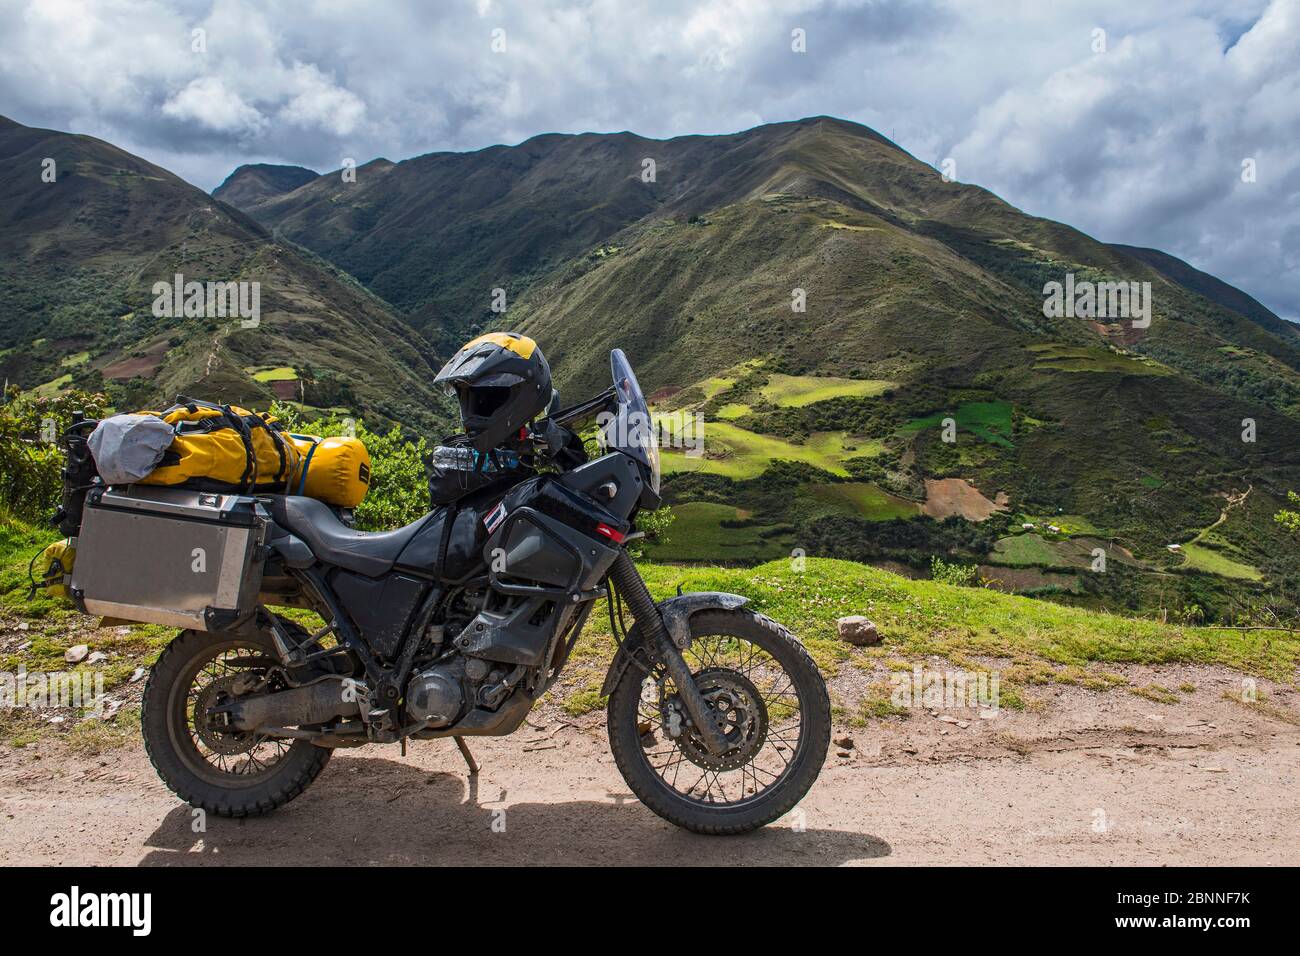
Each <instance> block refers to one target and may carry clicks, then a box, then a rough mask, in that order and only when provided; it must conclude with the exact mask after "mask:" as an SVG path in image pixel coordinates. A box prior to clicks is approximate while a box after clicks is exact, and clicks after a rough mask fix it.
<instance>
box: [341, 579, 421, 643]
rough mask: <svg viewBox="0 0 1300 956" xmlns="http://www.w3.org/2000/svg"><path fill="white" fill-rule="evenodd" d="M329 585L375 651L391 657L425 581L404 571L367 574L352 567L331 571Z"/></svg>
mask: <svg viewBox="0 0 1300 956" xmlns="http://www.w3.org/2000/svg"><path fill="white" fill-rule="evenodd" d="M329 582H330V586H331V587H333V589H334V593H335V594H337V595H338V598H339V601H340V602H341V603H342V604H343V608H344V610H346V611H347V612H348V616H349V617H351V618H352V620H353V622H354V623H355V624H356V625H357V629H358V630H360V631H361V634H362V636H363V637H364V638H365V639H366V641H367V642H368V643H369V644H370V646H371V648H373V649H374V651H375V653H377V654H380V655H382V656H384V657H391V656H393V655H394V654H395V653H396V652H397V649H398V647H399V646H400V645H401V641H402V635H403V634H405V633H406V628H407V625H408V624H409V622H410V620H411V616H412V615H413V614H414V613H415V609H416V607H417V606H418V605H419V603H420V598H422V597H423V596H424V593H425V591H426V590H427V589H428V583H427V582H426V581H421V580H420V579H419V578H415V577H411V576H409V575H405V574H396V573H394V574H388V575H385V576H384V577H382V578H368V577H365V576H364V575H360V574H353V573H352V572H351V571H341V570H336V571H334V572H333V573H332V574H331V575H330V578H329Z"/></svg>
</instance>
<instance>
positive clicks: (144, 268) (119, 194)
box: [0, 121, 448, 432]
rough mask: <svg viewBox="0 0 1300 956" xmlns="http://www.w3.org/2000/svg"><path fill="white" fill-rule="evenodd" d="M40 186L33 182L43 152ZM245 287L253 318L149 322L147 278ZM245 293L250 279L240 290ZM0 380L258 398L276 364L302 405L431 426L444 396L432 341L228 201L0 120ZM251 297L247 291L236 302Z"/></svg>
mask: <svg viewBox="0 0 1300 956" xmlns="http://www.w3.org/2000/svg"><path fill="white" fill-rule="evenodd" d="M46 158H49V159H53V160H54V162H55V166H54V167H53V169H54V173H55V176H54V181H52V182H43V181H41V178H40V177H41V173H42V170H43V168H44V167H43V165H42V163H43V161H44V160H45V159H46ZM177 273H180V274H181V275H183V276H184V277H185V281H187V282H189V281H197V282H201V283H205V284H206V283H208V282H227V281H233V282H241V281H242V282H249V283H252V282H256V283H258V287H259V307H260V324H259V325H258V326H257V327H256V328H245V327H243V325H242V324H241V321H240V319H239V317H237V316H235V315H234V314H232V313H233V310H232V311H231V312H228V315H227V316H226V317H215V318H205V317H190V318H187V317H184V316H183V315H182V316H177V317H171V318H168V317H158V316H155V314H154V303H155V298H156V297H155V294H154V291H153V286H154V283H155V282H159V281H162V282H167V283H171V282H173V281H174V276H175V275H176V274H177ZM249 288H251V286H250V287H249ZM0 293H2V294H0V375H2V376H3V377H4V378H6V379H7V380H8V381H9V382H10V383H11V384H16V385H18V386H20V387H22V388H25V389H34V390H39V391H40V392H41V393H42V394H55V393H57V392H58V391H60V390H62V389H66V388H71V387H81V388H86V389H90V390H104V391H107V392H108V394H109V395H110V397H111V398H112V400H113V402H114V404H115V405H117V406H118V407H123V408H135V407H155V408H156V407H159V405H160V404H161V403H170V401H171V400H172V399H173V398H174V397H175V396H176V395H178V394H192V395H195V396H200V397H208V398H212V399H221V400H224V401H234V402H240V403H242V404H245V405H255V406H258V407H265V406H266V405H267V404H269V403H270V401H271V400H272V398H273V397H274V394H275V393H274V391H273V390H272V389H271V387H270V383H269V382H268V381H266V380H265V379H258V378H257V377H256V376H253V375H250V374H249V373H248V372H246V371H245V370H246V369H247V368H250V367H278V366H286V367H289V368H291V369H293V370H296V371H295V375H296V376H301V377H303V378H306V379H308V382H307V383H306V384H307V390H306V397H307V402H308V404H309V405H316V406H320V407H334V406H343V407H346V408H348V409H349V410H351V411H352V412H353V413H354V414H359V415H368V416H372V417H374V418H375V419H376V420H379V421H388V422H404V423H406V424H408V425H412V426H415V427H422V428H425V429H427V430H429V431H430V432H432V431H435V430H437V429H439V428H442V427H444V426H445V423H446V421H447V410H448V409H447V406H446V405H445V404H444V400H443V398H442V396H441V395H439V394H438V393H437V392H435V391H434V390H433V389H431V388H429V386H428V382H429V380H430V379H431V378H432V374H433V371H432V369H433V368H434V366H435V365H436V362H435V360H434V359H433V358H432V357H431V349H430V348H429V346H428V345H427V344H425V343H424V342H423V341H422V340H421V338H420V337H419V336H418V335H415V334H413V333H412V332H411V330H410V329H409V327H407V326H405V325H404V324H402V323H401V322H400V321H399V320H398V319H397V318H396V317H395V316H394V314H393V313H392V311H391V310H390V308H389V307H388V306H387V305H386V304H385V303H383V302H382V301H380V300H379V299H377V298H376V297H375V296H374V295H372V294H370V293H369V292H367V291H366V290H364V289H363V288H361V287H360V286H359V285H357V284H356V282H355V281H354V280H352V279H351V278H350V277H348V276H345V275H343V274H342V273H340V272H339V271H338V270H337V269H336V268H335V267H333V266H330V265H329V264H327V263H325V262H323V261H321V260H319V259H317V258H316V257H315V256H314V255H312V254H310V253H305V252H302V251H299V250H297V249H295V248H294V247H292V246H291V245H286V244H284V243H280V242H276V241H275V240H274V239H272V237H271V236H270V234H269V233H268V232H267V231H266V230H265V229H263V228H262V227H261V226H259V225H257V224H256V223H255V222H253V221H252V220H250V219H248V218H247V217H246V216H244V215H243V214H242V213H240V212H238V211H237V210H235V209H233V208H231V207H229V206H225V205H223V204H222V203H220V202H216V201H214V200H213V199H212V198H210V197H208V196H207V195H205V194H204V193H202V192H201V191H199V190H197V189H195V188H194V187H192V186H190V185H189V184H187V183H185V182H183V181H181V180H180V179H178V178H176V177H175V176H173V175H172V174H170V173H168V172H166V171H165V170H163V169H160V168H158V167H156V166H153V165H151V164H149V163H146V162H145V161H143V160H141V159H139V158H137V157H134V156H132V155H130V154H129V153H125V152H123V151H122V150H119V149H117V148H116V147H113V146H111V145H109V144H107V143H104V142H101V141H100V140H96V139H93V138H91V137H88V136H75V135H70V134H67V133H58V132H52V131H50V130H40V129H31V128H28V127H25V126H21V125H18V124H16V123H8V122H7V121H6V123H5V124H0ZM245 301H246V303H247V304H251V299H246V300H245Z"/></svg>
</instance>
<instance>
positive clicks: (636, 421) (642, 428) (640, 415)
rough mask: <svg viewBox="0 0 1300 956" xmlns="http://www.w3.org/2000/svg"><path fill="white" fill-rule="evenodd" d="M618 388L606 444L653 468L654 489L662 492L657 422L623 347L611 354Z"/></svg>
mask: <svg viewBox="0 0 1300 956" xmlns="http://www.w3.org/2000/svg"><path fill="white" fill-rule="evenodd" d="M609 367H610V372H611V373H612V374H613V376H614V391H615V392H616V393H617V395H618V412H617V414H616V415H615V417H614V419H613V421H611V422H610V423H609V424H608V425H607V426H606V429H605V447H607V448H613V449H615V450H616V451H621V452H623V453H624V454H625V455H629V456H631V457H632V458H635V459H636V460H637V461H639V462H641V463H642V464H643V465H645V466H646V469H647V470H648V471H649V473H650V474H649V479H650V490H651V491H653V492H654V493H655V494H656V495H657V494H659V444H658V442H656V441H655V429H654V422H653V421H652V420H651V418H650V406H649V405H648V404H646V400H645V395H644V394H643V393H642V392H641V385H640V384H639V383H638V382H637V380H636V373H635V372H633V371H632V365H631V363H630V362H628V360H627V356H626V355H624V354H623V350H622V349H614V351H612V352H610V353H609Z"/></svg>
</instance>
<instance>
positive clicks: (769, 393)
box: [759, 374, 895, 408]
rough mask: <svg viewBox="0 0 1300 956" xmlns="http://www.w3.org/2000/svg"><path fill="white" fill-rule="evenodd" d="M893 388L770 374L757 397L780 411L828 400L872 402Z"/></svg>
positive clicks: (867, 382) (850, 380)
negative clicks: (848, 399)
mask: <svg viewBox="0 0 1300 956" xmlns="http://www.w3.org/2000/svg"><path fill="white" fill-rule="evenodd" d="M894 384H895V383H894V382H885V381H881V380H878V379H856V378H834V377H830V376H818V375H780V374H772V375H770V376H768V379H767V384H766V385H764V386H763V387H762V388H760V389H759V394H761V395H762V396H763V397H764V398H766V399H767V400H768V401H769V402H771V403H772V404H774V405H779V406H781V407H782V408H802V407H803V406H805V405H812V404H813V403H814V402H824V401H826V400H827V399H830V398H874V397H875V396H877V395H879V394H880V393H881V392H884V391H885V390H887V389H889V388H892V387H894Z"/></svg>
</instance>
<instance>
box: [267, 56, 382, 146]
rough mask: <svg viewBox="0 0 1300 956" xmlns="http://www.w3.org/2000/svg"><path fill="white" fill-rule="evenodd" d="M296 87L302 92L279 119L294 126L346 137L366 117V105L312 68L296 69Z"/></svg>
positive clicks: (306, 66) (296, 65) (290, 102)
mask: <svg viewBox="0 0 1300 956" xmlns="http://www.w3.org/2000/svg"><path fill="white" fill-rule="evenodd" d="M293 85H294V86H295V87H296V88H297V89H298V90H299V91H300V92H298V93H297V94H296V95H295V96H294V97H293V99H291V100H289V102H288V103H286V104H285V106H284V108H283V109H282V110H281V111H280V117H281V118H282V119H284V120H285V121H287V122H289V123H292V124H294V125H295V126H301V127H306V128H309V129H310V128H312V127H319V128H320V129H323V130H328V131H329V132H331V133H334V134H336V135H339V136H346V135H347V134H349V133H351V132H352V131H353V130H355V129H356V128H357V126H358V125H359V124H360V122H361V120H362V118H363V117H364V116H365V112H366V105H365V104H364V103H362V102H361V100H360V99H359V98H358V97H357V96H355V95H354V94H352V93H350V92H348V91H347V90H343V89H339V88H338V87H337V86H335V85H334V84H333V83H331V82H330V80H329V79H328V78H327V77H325V76H324V75H323V74H322V73H321V72H320V70H318V69H316V67H315V66H312V65H311V64H303V63H295V64H294V65H293Z"/></svg>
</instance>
